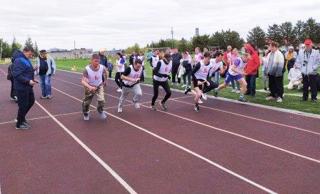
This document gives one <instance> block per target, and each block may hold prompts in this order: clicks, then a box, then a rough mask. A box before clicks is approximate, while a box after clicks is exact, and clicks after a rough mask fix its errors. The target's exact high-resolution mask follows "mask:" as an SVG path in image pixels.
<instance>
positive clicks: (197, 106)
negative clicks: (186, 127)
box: [194, 104, 200, 112]
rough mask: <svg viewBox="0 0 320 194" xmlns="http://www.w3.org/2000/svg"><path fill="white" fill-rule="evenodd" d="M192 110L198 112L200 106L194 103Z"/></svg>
mask: <svg viewBox="0 0 320 194" xmlns="http://www.w3.org/2000/svg"><path fill="white" fill-rule="evenodd" d="M194 110H195V111H196V112H199V110H200V107H199V105H198V104H196V105H194Z"/></svg>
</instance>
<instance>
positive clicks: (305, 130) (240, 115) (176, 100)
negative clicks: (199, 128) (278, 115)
mask: <svg viewBox="0 0 320 194" xmlns="http://www.w3.org/2000/svg"><path fill="white" fill-rule="evenodd" d="M173 101H175V102H180V103H182V104H188V105H192V106H194V104H192V103H189V102H184V101H181V100H178V99H173ZM201 108H205V109H209V110H214V111H218V112H223V113H227V114H231V115H235V116H238V117H243V118H247V119H251V120H256V121H260V122H263V123H268V124H273V125H278V126H282V127H286V128H291V129H296V130H298V131H303V132H306V133H312V134H314V135H320V133H318V132H315V131H311V130H307V129H303V128H300V127H295V126H291V125H286V124H282V123H277V122H273V121H268V120H264V119H259V118H255V117H251V116H247V115H243V114H239V113H234V112H229V111H225V110H221V109H217V108H211V107H208V106H201Z"/></svg>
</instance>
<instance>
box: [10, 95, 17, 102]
mask: <svg viewBox="0 0 320 194" xmlns="http://www.w3.org/2000/svg"><path fill="white" fill-rule="evenodd" d="M10 100H11V101H17V100H18V98H17V97H16V96H14V97H10Z"/></svg>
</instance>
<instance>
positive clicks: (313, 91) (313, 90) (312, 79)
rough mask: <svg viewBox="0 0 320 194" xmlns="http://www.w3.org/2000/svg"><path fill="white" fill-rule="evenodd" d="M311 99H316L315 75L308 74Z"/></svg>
mask: <svg viewBox="0 0 320 194" xmlns="http://www.w3.org/2000/svg"><path fill="white" fill-rule="evenodd" d="M309 79H310V87H311V100H317V93H318V91H317V75H310V76H309Z"/></svg>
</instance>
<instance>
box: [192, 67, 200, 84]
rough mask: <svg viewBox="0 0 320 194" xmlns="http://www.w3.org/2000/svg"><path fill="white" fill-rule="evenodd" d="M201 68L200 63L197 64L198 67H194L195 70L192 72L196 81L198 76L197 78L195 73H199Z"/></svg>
mask: <svg viewBox="0 0 320 194" xmlns="http://www.w3.org/2000/svg"><path fill="white" fill-rule="evenodd" d="M200 66H201V65H200V63H197V64H196V66H194V68H193V70H192V72H191V75H192V79H194V80H196V79H197V78H196V76H195V73H196V72H197V71H199V69H200Z"/></svg>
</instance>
